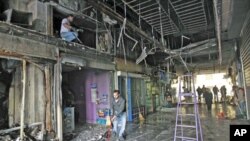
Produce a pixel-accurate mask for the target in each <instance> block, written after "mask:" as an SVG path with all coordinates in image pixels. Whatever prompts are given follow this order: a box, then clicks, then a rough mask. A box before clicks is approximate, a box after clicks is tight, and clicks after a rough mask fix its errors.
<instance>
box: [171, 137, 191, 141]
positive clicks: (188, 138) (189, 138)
mask: <svg viewBox="0 0 250 141" xmlns="http://www.w3.org/2000/svg"><path fill="white" fill-rule="evenodd" d="M176 138H179V139H187V140H194V141H196V138H191V137H181V136H176Z"/></svg>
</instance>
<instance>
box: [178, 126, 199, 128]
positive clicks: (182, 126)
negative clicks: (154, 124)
mask: <svg viewBox="0 0 250 141" xmlns="http://www.w3.org/2000/svg"><path fill="white" fill-rule="evenodd" d="M177 126H178V127H185V128H196V126H192V125H177Z"/></svg>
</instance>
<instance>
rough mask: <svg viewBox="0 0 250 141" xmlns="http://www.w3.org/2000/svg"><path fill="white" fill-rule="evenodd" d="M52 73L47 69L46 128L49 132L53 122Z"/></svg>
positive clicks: (47, 67)
mask: <svg viewBox="0 0 250 141" xmlns="http://www.w3.org/2000/svg"><path fill="white" fill-rule="evenodd" d="M50 75H51V71H50V67H49V66H46V67H45V90H46V91H45V93H46V103H45V105H46V117H45V119H46V121H45V123H46V124H45V128H46V130H47V131H49V132H50V131H51V130H52V122H51V83H50V82H51V79H50Z"/></svg>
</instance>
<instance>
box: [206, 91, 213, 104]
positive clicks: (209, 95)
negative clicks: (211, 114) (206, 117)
mask: <svg viewBox="0 0 250 141" xmlns="http://www.w3.org/2000/svg"><path fill="white" fill-rule="evenodd" d="M205 101H206V104H212V103H213V102H212V101H213V94H212V93H211V92H205Z"/></svg>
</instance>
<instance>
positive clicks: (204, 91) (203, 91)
mask: <svg viewBox="0 0 250 141" xmlns="http://www.w3.org/2000/svg"><path fill="white" fill-rule="evenodd" d="M201 90H202V95H203V98H205V95H206V87H205V85H203V86H202V88H201Z"/></svg>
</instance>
